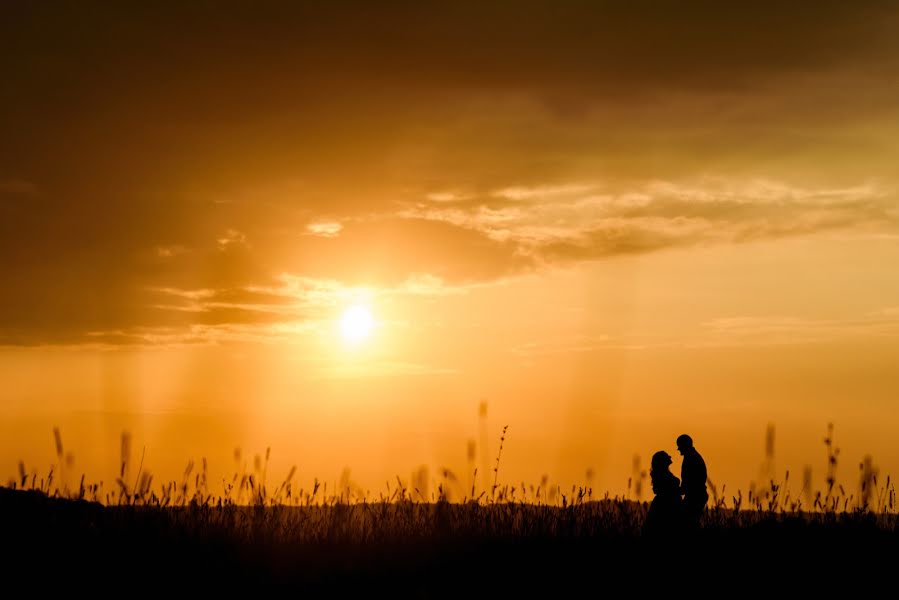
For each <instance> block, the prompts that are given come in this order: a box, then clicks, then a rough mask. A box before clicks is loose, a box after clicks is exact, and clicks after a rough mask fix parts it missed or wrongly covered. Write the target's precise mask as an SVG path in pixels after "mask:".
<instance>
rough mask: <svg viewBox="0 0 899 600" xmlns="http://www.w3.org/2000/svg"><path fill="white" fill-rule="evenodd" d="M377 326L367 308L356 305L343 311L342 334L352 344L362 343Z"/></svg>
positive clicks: (341, 318) (341, 319)
mask: <svg viewBox="0 0 899 600" xmlns="http://www.w3.org/2000/svg"><path fill="white" fill-rule="evenodd" d="M374 326H375V320H374V318H373V317H372V316H371V311H369V310H368V307H367V306H363V305H361V304H356V305H354V306H351V307H349V308H348V309H346V310H345V311H343V316H341V317H340V334H341V335H342V336H343V339H344V340H346V341H347V342H350V343H357V342H361V341H362V340H364V339H365V338H367V337H368V336H369V335H371V330H372V328H373V327H374Z"/></svg>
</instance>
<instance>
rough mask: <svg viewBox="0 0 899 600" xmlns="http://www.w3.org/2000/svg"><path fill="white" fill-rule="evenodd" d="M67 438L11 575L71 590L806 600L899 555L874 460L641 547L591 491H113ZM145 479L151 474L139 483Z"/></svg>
mask: <svg viewBox="0 0 899 600" xmlns="http://www.w3.org/2000/svg"><path fill="white" fill-rule="evenodd" d="M829 439H830V438H828V439H827V440H825V443H827V446H828V449H829V451H830V459H829V464H830V465H832V466H833V467H835V465H836V457H837V455H838V452H837V451H835V450H833V451H831V450H832V449H831V444H830V442H829V441H828V440H829ZM56 441H57V451H58V455H59V458H60V463H59V464H60V465H62V469H63V472H62V473H61V474H60V473H59V471H57V472H56V473H55V474H54V473H53V472H52V471H51V472H50V473H48V474H47V476H44V477H41V476H39V475H38V473H36V472H28V471H27V470H26V469H25V466H24V465H22V466H21V467H20V473H19V475H18V478H17V479H16V480H13V481H11V482H10V483H9V486H8V487H6V488H0V527H2V531H3V537H2V540H3V541H2V543H3V546H4V548H3V550H4V555H5V556H7V557H8V558H7V559H6V562H5V563H4V564H5V566H6V568H7V570H8V574H9V575H12V574H15V575H16V577H14V578H13V579H17V578H18V579H21V578H23V577H26V576H27V577H35V578H37V579H36V580H40V578H42V577H43V578H45V577H46V574H47V573H52V574H53V579H52V580H51V581H52V582H54V583H59V582H60V581H64V582H68V581H83V580H84V577H85V576H86V574H90V575H89V576H90V577H92V578H94V579H96V581H98V582H103V584H104V585H107V584H108V585H113V584H116V585H124V586H126V587H125V588H124V589H129V588H128V587H127V586H134V585H135V582H143V583H139V584H137V585H139V586H141V587H143V586H146V585H151V586H156V585H162V586H184V585H185V584H186V585H188V586H189V587H191V588H196V589H206V590H208V589H213V588H214V589H225V590H228V589H231V588H233V586H244V585H250V586H255V587H256V588H259V587H260V586H263V587H269V586H275V587H285V588H298V589H314V590H320V591H324V592H330V593H333V592H336V591H340V592H341V593H344V592H346V593H367V592H372V593H373V592H375V591H377V592H378V593H381V592H383V591H387V592H389V593H391V594H394V595H399V596H400V597H406V596H414V597H434V596H447V597H448V596H456V595H463V594H465V595H475V596H480V595H486V594H488V593H489V594H495V593H506V592H511V591H513V590H515V591H516V592H517V593H520V594H523V595H525V596H526V597H530V595H532V593H534V592H535V591H536V590H542V591H545V592H546V593H554V592H558V591H560V590H571V591H575V590H577V591H579V590H580V589H581V587H582V586H588V589H593V590H594V591H595V592H597V593H598V591H599V590H602V589H605V588H604V587H603V586H608V585H611V584H612V583H614V585H615V586H619V585H624V586H630V587H631V588H632V589H633V591H634V592H635V593H637V592H639V591H640V590H641V589H646V588H649V587H659V588H660V589H661V590H664V589H665V588H666V587H667V586H668V584H669V583H670V584H671V585H678V586H682V585H683V583H678V582H683V581H686V582H690V581H697V582H702V585H703V586H704V589H705V588H707V586H709V585H711V583H712V582H721V583H722V585H733V584H734V582H737V581H743V583H742V584H741V585H743V586H746V585H758V586H760V587H761V588H764V586H766V585H769V584H770V585H772V586H775V587H776V585H784V584H783V583H781V584H777V582H778V581H781V582H787V584H788V585H790V586H794V585H795V586H797V587H796V588H795V589H796V590H797V591H804V592H808V591H809V590H811V589H821V590H830V591H832V589H833V586H835V585H856V584H858V585H862V582H864V581H867V579H866V578H867V577H869V576H871V575H872V574H876V573H878V572H879V571H877V569H878V568H879V567H878V565H883V568H884V569H890V568H892V564H893V563H894V562H895V560H896V559H897V558H899V527H897V526H899V514H897V511H896V508H897V507H896V499H895V488H894V485H893V483H892V482H891V480H890V479H889V478H885V479H883V480H879V479H878V477H877V473H876V472H875V471H873V469H871V467H870V465H869V464H867V463H862V464H861V465H860V466H859V480H858V484H857V492H856V493H852V494H846V490H845V488H844V486H843V485H841V484H839V483H838V482H836V481H835V480H834V479H833V478H832V476H828V479H827V480H826V487H825V489H824V490H820V491H815V492H814V493H813V492H812V490H810V489H806V488H805V487H802V488H801V489H800V490H799V492H798V493H797V494H796V495H795V496H791V494H790V492H789V491H788V490H789V486H788V485H787V484H788V481H789V474H785V475H784V481H782V482H780V483H775V482H773V481H772V482H769V483H768V485H766V486H764V487H760V488H758V489H755V490H753V492H751V493H749V494H747V495H746V496H745V497H744V496H743V494H742V493H737V494H736V495H731V496H730V497H725V496H724V495H723V494H719V490H717V489H715V488H714V486H712V491H713V492H714V498H713V500H712V501H711V502H710V506H709V508H708V510H707V513H706V514H705V516H704V518H703V521H702V527H701V528H700V529H699V530H698V531H693V532H690V533H689V534H683V533H682V534H681V535H680V536H678V537H673V538H672V537H668V538H662V539H653V538H647V536H645V535H644V533H643V523H644V520H645V517H646V514H647V510H648V506H649V504H648V502H641V501H635V500H630V499H627V498H622V497H609V496H608V495H605V494H604V495H602V496H601V497H596V495H595V494H594V492H593V490H590V489H588V488H577V487H575V488H573V489H570V490H561V489H557V490H555V491H554V493H553V494H547V493H546V492H545V491H543V490H541V488H540V486H534V487H532V486H526V485H524V484H522V485H521V486H519V487H518V488H512V487H510V486H507V485H500V484H499V481H500V480H499V478H498V477H495V484H494V487H493V488H492V489H491V490H489V493H487V492H481V493H476V492H477V490H471V495H470V497H469V498H467V499H464V501H461V502H451V501H448V497H447V496H448V495H447V494H446V493H445V490H446V488H445V487H444V486H445V485H447V484H446V482H445V481H444V482H441V483H439V484H438V485H437V489H436V492H433V493H430V494H425V493H422V492H421V490H418V489H415V488H413V489H411V490H410V489H408V488H407V487H406V486H405V485H404V483H403V482H402V481H401V480H399V479H398V480H397V481H396V484H395V485H393V486H391V485H389V484H388V486H387V489H386V490H385V492H384V493H381V494H379V495H378V496H377V497H369V495H367V494H355V493H354V491H353V490H352V489H350V488H346V489H338V490H332V491H331V493H327V492H326V488H325V486H321V485H319V484H318V482H317V481H316V482H314V483H313V485H312V487H311V488H310V489H303V488H299V487H297V486H296V485H295V484H294V482H293V478H294V475H295V471H293V470H291V472H290V473H288V475H287V477H286V478H285V479H284V480H282V481H281V482H279V483H277V484H276V485H273V486H272V487H271V488H269V487H267V486H266V483H265V480H266V476H265V474H266V471H267V458H268V457H267V456H266V457H265V459H263V458H262V457H259V458H258V459H257V460H256V461H254V463H255V464H254V469H253V472H251V473H236V474H235V475H234V476H233V477H232V478H231V479H230V481H228V480H226V481H222V482H220V485H221V489H222V493H213V492H211V491H210V488H211V486H210V483H209V481H208V478H207V469H206V464H205V461H203V462H201V464H200V466H199V467H196V466H195V465H194V464H193V463H189V464H188V467H187V468H186V469H185V471H184V475H183V477H182V480H181V481H180V482H174V481H173V482H168V483H163V484H155V485H154V483H153V480H152V477H151V476H150V475H149V474H148V473H147V472H146V471H145V470H143V465H142V464H138V465H133V466H132V465H129V464H128V461H127V460H123V462H122V467H121V473H120V475H121V476H120V477H119V478H118V480H117V482H116V485H115V486H114V487H113V488H112V489H110V490H106V489H105V487H104V486H103V485H102V484H87V483H85V481H84V478H83V477H81V478H79V479H78V481H77V483H75V484H72V483H69V480H70V477H69V474H67V473H65V472H64V469H65V468H66V467H65V462H64V452H63V448H62V441H61V438H60V436H59V433H58V432H57V433H56ZM127 441H128V440H127V437H123V447H124V446H125V445H126V443H127ZM126 454H127V453H124V452H123V455H126ZM500 459H501V455H500V456H498V457H497V460H496V465H495V468H496V469H497V471H496V472H495V473H494V475H495V476H496V475H497V474H498V472H499V471H498V469H499V466H500ZM129 467H136V469H134V474H133V475H129V477H128V479H130V480H132V481H133V483H132V484H131V485H129V484H128V483H127V482H126V480H125V475H126V473H128V472H129V471H130V470H131V468H129ZM58 468H59V467H57V469H58ZM832 471H833V469H831V473H832ZM721 491H722V492H723V490H721ZM335 492H336V493H335ZM429 496H430V497H429ZM26 574H27V575H26ZM647 575H652V576H650V577H647ZM18 579H17V580H18ZM744 580H745V581H744ZM603 582H605V583H603ZM590 586H592V587H590ZM616 589H617V588H616ZM673 589H676V588H673ZM778 589H779V588H778Z"/></svg>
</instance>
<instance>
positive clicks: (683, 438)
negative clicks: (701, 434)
mask: <svg viewBox="0 0 899 600" xmlns="http://www.w3.org/2000/svg"><path fill="white" fill-rule="evenodd" d="M692 449H693V438H691V437H690V436H689V435H687V434H686V433H685V434H683V435H679V436H677V451H678V452H680V454H681V456H683V455H685V454H686V453H687V452H689V451H690V450H692Z"/></svg>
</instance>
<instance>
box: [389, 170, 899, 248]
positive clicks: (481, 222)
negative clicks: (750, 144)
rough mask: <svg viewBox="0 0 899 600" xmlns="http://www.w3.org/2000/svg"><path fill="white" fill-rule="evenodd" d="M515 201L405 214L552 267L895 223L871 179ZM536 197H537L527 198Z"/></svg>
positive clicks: (707, 182)
mask: <svg viewBox="0 0 899 600" xmlns="http://www.w3.org/2000/svg"><path fill="white" fill-rule="evenodd" d="M507 189H511V190H515V192H514V193H512V194H511V196H510V195H509V194H506V196H507V197H514V199H515V200H516V201H517V202H516V203H515V204H514V205H509V206H505V207H501V208H490V207H488V206H485V205H483V204H481V205H474V206H464V207H463V206H450V207H440V206H433V205H422V204H415V205H411V206H408V207H406V208H404V209H402V210H401V211H400V212H399V213H398V216H400V217H402V218H410V219H425V220H433V221H439V222H445V223H449V224H452V225H454V226H456V227H460V228H465V229H471V230H474V231H478V232H480V233H482V234H483V235H485V236H486V237H488V238H490V239H494V240H497V241H502V242H504V243H508V244H511V245H513V246H514V247H515V248H516V251H517V252H518V253H520V254H522V255H526V256H530V257H532V258H534V259H535V260H536V261H537V262H539V263H542V264H545V263H552V262H556V261H560V260H561V261H564V260H590V259H600V258H603V257H606V256H613V255H619V254H630V253H643V252H649V251H653V250H660V249H664V248H669V247H677V246H684V245H694V244H705V243H728V242H730V243H733V242H743V241H749V240H754V239H764V238H776V237H783V236H790V235H804V234H809V233H815V232H817V231H824V230H830V229H839V228H851V227H856V226H869V225H873V226H881V227H895V226H896V220H895V218H894V217H893V216H892V214H891V213H890V211H889V206H890V204H889V195H888V193H887V191H886V190H885V189H883V188H881V187H879V186H877V185H875V184H872V183H864V184H859V185H856V186H850V187H845V188H809V187H801V186H796V185H790V184H788V183H786V182H782V181H774V180H770V179H750V180H739V179H737V180H732V179H727V178H723V177H718V178H708V177H706V178H703V179H701V180H699V181H697V182H672V181H650V182H646V183H644V184H642V185H637V186H635V187H634V188H633V189H618V190H613V189H606V190H604V189H603V186H601V185H600V184H594V185H584V184H571V185H554V186H549V185H547V186H538V187H534V188H518V187H512V188H507ZM524 200H528V201H524Z"/></svg>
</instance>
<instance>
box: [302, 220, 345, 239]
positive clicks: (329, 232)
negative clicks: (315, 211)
mask: <svg viewBox="0 0 899 600" xmlns="http://www.w3.org/2000/svg"><path fill="white" fill-rule="evenodd" d="M342 229H343V225H341V224H340V223H338V222H337V221H316V222H314V223H309V224H308V225H306V231H307V233H309V234H310V235H317V236H319V237H325V238H333V237H337V236H338V235H339V234H340V231H341V230H342Z"/></svg>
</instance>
